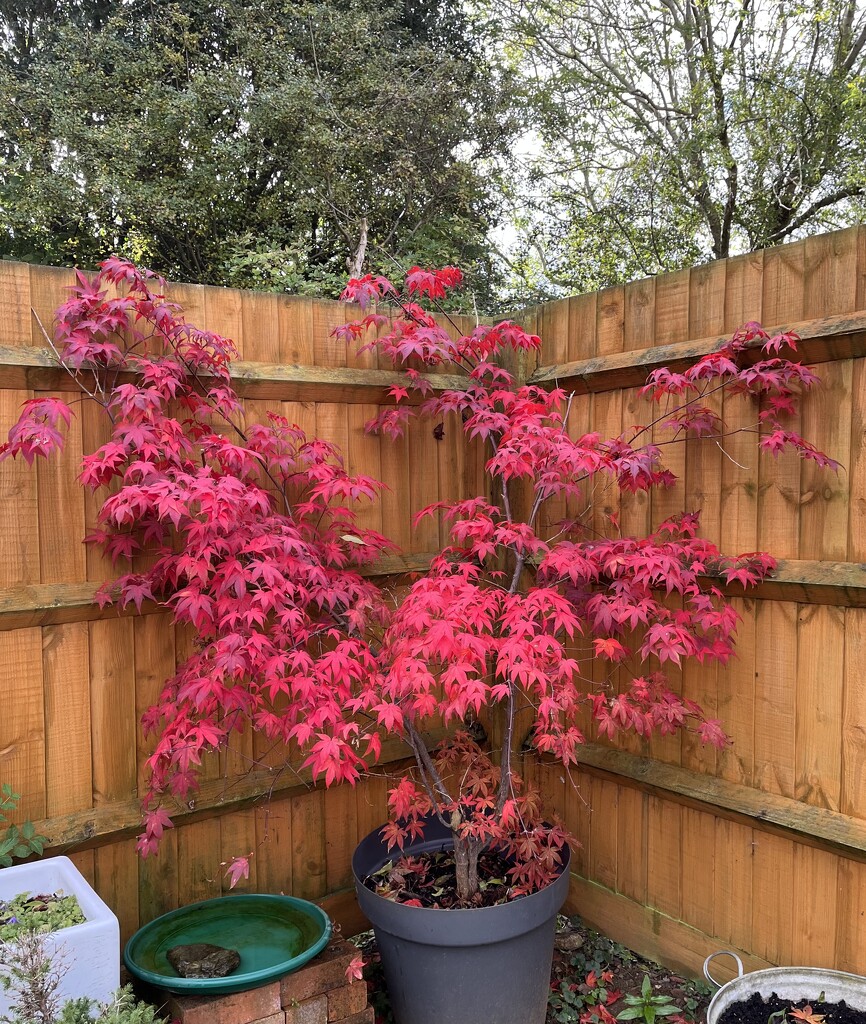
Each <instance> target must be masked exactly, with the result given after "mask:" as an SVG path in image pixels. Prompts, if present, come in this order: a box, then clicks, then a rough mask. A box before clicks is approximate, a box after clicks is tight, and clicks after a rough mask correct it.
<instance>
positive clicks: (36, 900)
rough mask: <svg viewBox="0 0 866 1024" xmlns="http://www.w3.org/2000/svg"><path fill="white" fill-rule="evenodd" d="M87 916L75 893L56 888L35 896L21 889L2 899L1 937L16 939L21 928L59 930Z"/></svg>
mask: <svg viewBox="0 0 866 1024" xmlns="http://www.w3.org/2000/svg"><path fill="white" fill-rule="evenodd" d="M85 920H86V918H85V916H84V914H83V913H82V911H81V907H80V906H79V904H78V899H77V897H75V896H66V895H64V894H63V893H62V892H55V893H49V894H43V895H37V896H33V895H31V894H30V893H29V892H22V893H19V894H18V895H17V896H14V897H13V898H12V899H11V900H0V940H2V941H3V942H12V941H13V940H14V939H15V938H16V937H17V936H18V935H19V934H20V933H21V932H24V931H34V932H41V933H44V932H56V931H59V930H60V929H61V928H71V927H72V926H73V925H76V924H83V923H84V921H85Z"/></svg>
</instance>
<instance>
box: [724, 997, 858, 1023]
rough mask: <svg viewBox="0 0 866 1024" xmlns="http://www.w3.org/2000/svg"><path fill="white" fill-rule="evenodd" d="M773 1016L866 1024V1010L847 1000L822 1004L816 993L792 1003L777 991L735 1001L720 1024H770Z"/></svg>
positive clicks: (789, 1020) (785, 1019)
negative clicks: (848, 1003)
mask: <svg viewBox="0 0 866 1024" xmlns="http://www.w3.org/2000/svg"><path fill="white" fill-rule="evenodd" d="M773 1014H780V1016H777V1017H773ZM771 1017H773V1019H772V1021H771V1022H770V1024H866V1012H864V1011H863V1010H853V1009H851V1007H850V1006H848V1005H847V1004H846V1003H845V1002H844V1001H843V1002H841V1003H822V1002H819V1001H818V997H817V996H816V998H815V999H813V1000H811V1002H810V1001H809V1000H807V999H802V1000H800V1002H799V1003H792V1002H791V1001H790V1000H785V999H780V998H779V997H778V996H777V995H775V993H774V994H773V995H772V996H770V997H769V999H764V998H763V997H762V996H759V995H758V994H757V993H756V994H755V995H753V996H751V998H749V999H748V1000H746V1001H745V1002H740V1003H734V1004H733V1005H732V1006H729V1007H728V1008H727V1010H725V1012H724V1013H723V1014H722V1015H721V1017H720V1018H719V1024H768V1021H769V1019H770V1018H771Z"/></svg>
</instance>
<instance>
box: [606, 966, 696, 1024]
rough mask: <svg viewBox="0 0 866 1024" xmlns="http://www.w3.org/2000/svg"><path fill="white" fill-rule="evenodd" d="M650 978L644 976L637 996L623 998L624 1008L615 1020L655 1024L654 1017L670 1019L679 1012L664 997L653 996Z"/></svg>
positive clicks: (677, 1008)
mask: <svg viewBox="0 0 866 1024" xmlns="http://www.w3.org/2000/svg"><path fill="white" fill-rule="evenodd" d="M652 992H653V987H652V982H651V981H650V976H649V975H648V974H645V975H644V977H643V982H642V983H641V987H640V995H639V996H625V997H624V998H623V1002H624V1003H625V1004H626V1008H625V1009H624V1010H622V1011H620V1013H618V1014H617V1017H616V1019H617V1020H644V1021H646V1024H655V1020H656V1017H672V1016H673V1015H674V1014H675V1013H680V1012H681V1010H680V1008H679V1007H678V1006H675V1005H674V1004H673V1003H672V1002H671V1001H670V997H669V996H666V995H660V996H654V995H653V994H652Z"/></svg>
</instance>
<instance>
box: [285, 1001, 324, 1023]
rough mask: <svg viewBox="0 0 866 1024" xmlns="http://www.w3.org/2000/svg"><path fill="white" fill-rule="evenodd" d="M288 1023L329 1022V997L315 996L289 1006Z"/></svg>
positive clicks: (287, 1012) (287, 1010)
mask: <svg viewBox="0 0 866 1024" xmlns="http://www.w3.org/2000/svg"><path fill="white" fill-rule="evenodd" d="M286 1024H328V997H327V996H315V997H314V998H313V999H305V1000H304V1001H303V1002H302V1003H295V1004H294V1005H293V1006H287V1007H286Z"/></svg>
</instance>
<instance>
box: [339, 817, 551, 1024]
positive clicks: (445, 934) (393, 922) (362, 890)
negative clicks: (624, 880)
mask: <svg viewBox="0 0 866 1024" xmlns="http://www.w3.org/2000/svg"><path fill="white" fill-rule="evenodd" d="M450 846H451V833H450V831H449V830H448V829H446V828H445V827H444V826H443V825H442V824H441V823H440V822H439V821H438V820H436V819H435V818H432V819H428V820H427V823H426V825H425V830H424V838H423V839H419V840H416V841H414V842H409V843H407V844H406V846H405V848H404V850H403V854H404V855H408V856H412V857H418V856H421V855H423V854H428V853H433V852H436V851H441V850H443V849H448V848H450ZM391 859H392V854H390V853H389V852H388V850H387V847H386V845H385V842H384V841H383V840H382V838H381V836H380V834H379V830H378V829H377V830H376V831H375V832H371V833H370V835H368V836H367V837H366V838H365V839H364V840H362V841H361V843H360V844H359V845H358V847H357V849H356V850H355V854H354V856H353V858H352V870H353V872H354V875H355V887H356V890H357V893H358V902H359V904H360V906H361V910H362V911H363V912H364V913H365V914H366V915H367V918H368V919H369V921H370V923H371V924H372V925H373V929H374V931H375V933H376V942H377V945H378V947H379V952H380V954H381V956H382V966H383V969H384V973H385V981H386V983H387V986H388V995H389V998H390V1002H391V1008H392V1010H393V1013H394V1018H395V1020H396V1021H397V1024H444V1022H446V1021H447V1024H543V1022H544V1018H545V1013H546V1009H547V997H548V992H549V989H550V969H551V962H552V959H553V940H554V933H555V930H556V915H557V913H558V912H559V909H560V908H561V907H562V904H563V902H564V901H565V897H566V896H567V895H568V884H569V873H568V866H569V860H570V853H569V850H568V848H567V847H566V848H565V849H564V850H563V865H562V870H561V873H560V874H559V876H558V877H557V878H556V880H555V881H553V882H552V883H551V884H550V885H548V886H546V887H545V888H544V889H541V890H539V891H538V892H536V893H533V894H531V895H529V896H522V897H520V898H518V899H515V900H512V901H510V902H507V903H502V904H500V905H498V906H492V907H477V908H471V909H452V910H439V909H433V908H429V907H420V906H407V905H405V904H404V903H398V902H395V901H394V900H390V899H387V898H385V897H383V896H380V895H378V894H377V893H375V892H373V891H371V890H370V889H369V888H368V887H367V886H366V885H365V884H364V880H365V879H366V878H368V877H369V876H370V875H372V874H374V873H375V872H376V871H378V870H379V869H380V868H381V867H382V865H383V864H385V863H387V862H388V861H389V860H391Z"/></svg>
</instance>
